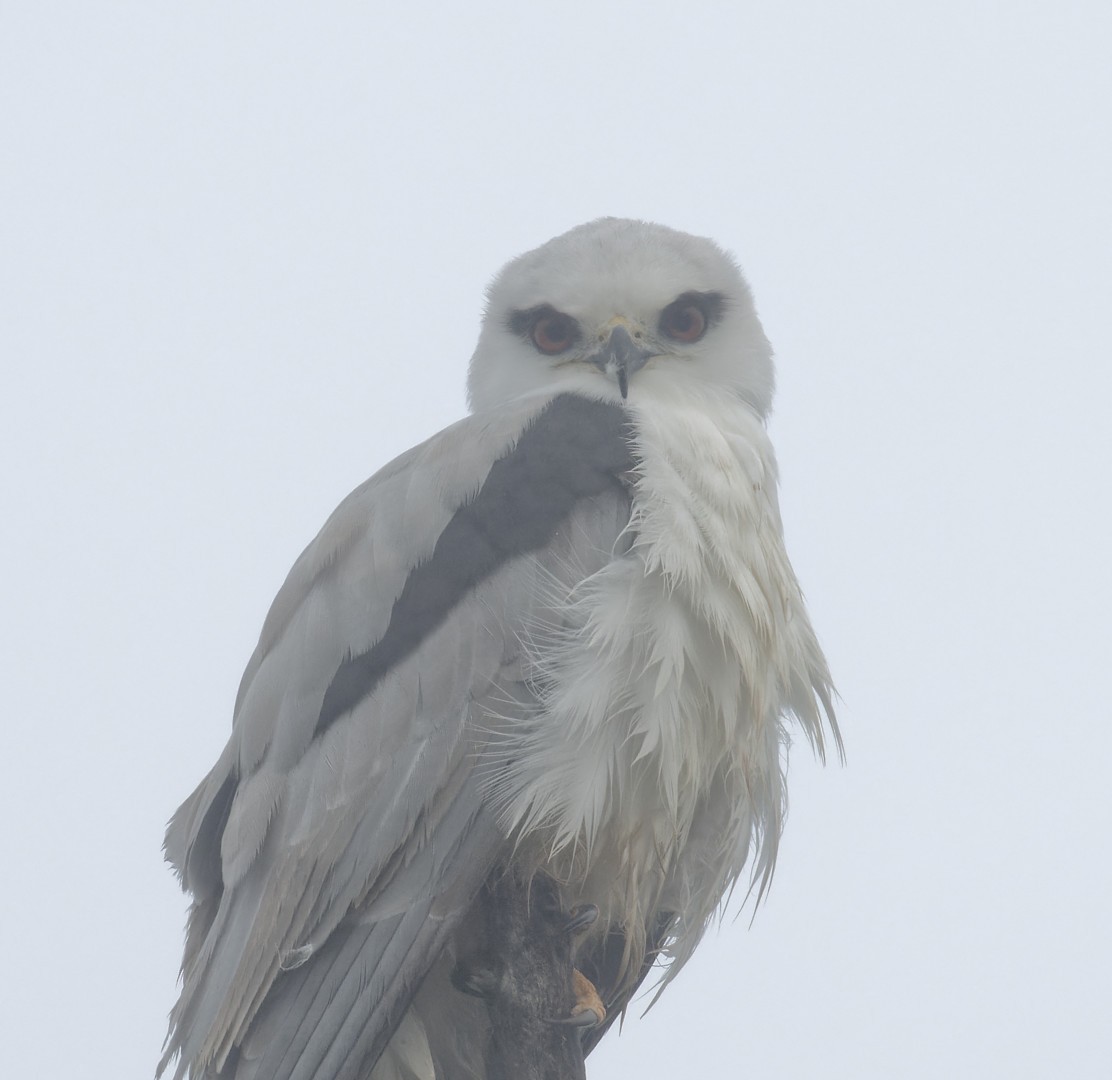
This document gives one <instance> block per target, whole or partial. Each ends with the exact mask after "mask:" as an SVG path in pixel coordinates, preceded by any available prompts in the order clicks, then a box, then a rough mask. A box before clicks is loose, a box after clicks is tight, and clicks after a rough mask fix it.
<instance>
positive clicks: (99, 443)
mask: <svg viewBox="0 0 1112 1080" xmlns="http://www.w3.org/2000/svg"><path fill="white" fill-rule="evenodd" d="M1110 55H1112V8H1110V7H1109V6H1108V4H1107V3H1104V2H1097V0H1093V2H1090V3H1081V2H1077V3H1070V2H1064V3H1063V2H1059V3H1053V4H1052V3H1033V4H1015V3H1003V2H999V3H989V2H968V0H966V2H963V3H949V2H934V3H929V4H928V3H910V4H891V3H880V2H875V3H865V2H862V3H790V2H787V3H786V2H780V3H772V2H769V3H738V2H732V3H689V4H682V5H677V4H671V3H667V4H666V3H657V2H655V0H654V2H649V3H645V2H642V3H628V4H606V3H603V4H585V3H571V2H568V3H563V4H560V5H551V6H549V5H527V4H521V3H515V4H509V3H506V4H489V3H481V2H474V3H470V4H468V5H459V6H458V7H453V8H452V9H451V10H448V7H447V5H434V4H413V5H410V6H409V7H408V8H407V9H406V10H405V11H403V10H401V8H400V7H399V6H398V5H389V6H375V5H368V4H365V3H337V4H333V5H329V6H328V7H327V8H325V7H323V6H319V5H318V6H310V5H297V6H294V5H290V4H286V3H266V4H264V3H235V4H227V3H225V4H212V3H200V4H188V5H155V4H136V3H106V4H99V5H93V4H76V3H71V4H53V3H48V2H40V3H34V4H31V3H23V4H4V5H2V6H0V161H2V165H0V363H2V364H3V372H4V377H3V387H4V390H3V393H2V395H0V430H2V431H3V438H4V445H5V453H4V454H3V456H2V459H0V498H2V500H3V503H2V505H3V506H4V508H5V513H4V528H3V531H2V533H0V543H2V544H3V556H4V565H5V566H6V567H7V568H8V573H7V579H6V582H5V586H4V595H5V610H6V613H7V617H6V618H5V619H4V620H3V621H2V624H0V626H2V629H0V634H2V635H3V640H2V654H3V656H4V657H5V662H4V668H5V680H4V684H5V687H6V689H7V691H8V693H7V706H6V710H5V720H4V733H5V753H4V755H3V760H4V764H3V771H4V777H3V783H2V784H0V804H2V805H0V809H2V811H3V815H4V820H5V821H6V823H7V825H6V828H5V829H4V830H3V837H2V839H0V844H2V851H0V866H2V867H3V874H4V880H5V888H4V890H3V895H2V898H0V905H2V912H0V918H2V925H3V926H4V927H5V933H4V951H5V964H4V970H5V974H6V978H5V986H6V996H8V997H9V1001H8V1004H7V1005H6V1006H5V1009H4V1015H3V1020H2V1021H0V1027H2V1028H3V1037H2V1039H0V1045H2V1046H3V1053H2V1060H3V1061H4V1063H5V1064H4V1066H3V1072H4V1073H5V1075H9V1074H10V1075H13V1076H14V1075H30V1074H32V1073H33V1074H34V1075H46V1076H55V1075H56V1076H82V1077H89V1078H94V1080H97V1078H100V1077H104V1078H113V1080H116V1078H119V1077H146V1076H149V1075H150V1074H151V1071H152V1070H153V1067H154V1064H155V1061H156V1060H157V1057H158V1050H159V1046H160V1043H161V1040H162V1036H163V1034H164V1031H165V1015H166V1013H167V1012H168V1010H169V1008H170V1005H171V1004H172V1001H173V999H174V996H175V990H176V988H175V984H174V977H175V973H176V967H177V964H178V962H179V959H180V942H181V927H182V919H183V911H184V902H183V899H182V897H181V894H180V893H179V892H178V890H177V887H176V884H175V882H174V880H173V879H172V877H171V875H170V873H169V871H168V870H166V869H165V868H164V867H163V865H162V863H161V861H160V853H159V846H160V843H161V835H162V831H163V825H164V822H165V819H166V818H167V817H168V815H169V814H170V813H171V811H172V810H173V809H174V808H175V807H176V806H177V804H178V803H179V802H180V801H181V799H182V798H183V797H184V796H185V795H186V794H187V793H188V792H189V790H190V789H191V788H192V786H193V785H194V784H195V783H196V781H197V780H198V779H199V778H200V776H201V775H202V774H203V772H204V771H205V770H206V769H207V768H208V767H209V765H210V764H211V762H212V760H213V759H214V758H215V756H216V754H217V753H218V751H219V749H220V747H221V745H222V744H223V741H224V739H225V737H226V733H227V730H228V725H229V722H230V714H231V706H232V701H233V698H234V695H235V688H236V685H237V682H238V679H239V674H240V672H241V670H242V668H243V665H244V664H245V663H246V660H247V657H248V655H249V654H250V651H251V649H252V647H253V645H254V640H255V637H256V636H257V633H258V630H259V627H260V625H261V621H262V617H263V615H264V613H265V611H266V608H267V605H268V604H269V602H270V600H271V598H272V596H273V594H274V592H275V591H276V590H277V588H278V585H279V584H280V583H281V580H282V578H283V576H284V575H285V572H286V570H287V569H288V568H289V565H290V564H291V563H292V561H293V559H294V558H295V556H296V555H297V553H298V552H299V551H300V550H301V548H302V547H303V546H304V544H305V543H306V542H307V541H308V540H309V539H310V538H311V537H312V535H313V534H314V533H315V531H316V530H317V529H318V528H319V526H320V525H321V524H322V522H323V521H324V518H325V516H326V515H327V514H328V512H329V511H330V510H331V509H332V507H333V506H334V505H335V504H336V502H338V500H339V499H340V498H341V497H342V496H343V495H344V494H346V492H347V491H348V490H350V489H351V488H352V487H354V486H355V484H357V483H358V482H360V481H361V480H363V479H364V478H365V477H366V476H368V475H370V474H371V473H372V472H373V471H375V470H376V469H377V468H378V467H379V466H380V465H382V464H384V463H385V462H386V461H387V460H389V458H391V457H392V456H393V455H394V454H395V453H397V452H399V451H400V450H402V449H404V448H405V447H407V446H409V445H411V444H412V443H414V442H416V441H418V440H419V439H421V438H423V437H424V436H426V435H428V434H430V433H432V432H433V431H435V430H437V429H438V428H440V427H442V426H444V425H445V424H447V423H448V422H450V421H452V420H454V419H456V418H457V417H458V416H460V415H461V414H462V413H463V411H464V407H465V406H464V398H463V382H464V373H465V366H466V362H467V359H468V357H469V355H470V352H471V349H472V347H473V345H474V340H475V336H476V332H477V327H478V317H479V313H480V310H481V305H482V290H483V287H484V285H485V283H486V282H487V281H488V280H489V278H490V277H491V276H492V275H493V273H494V272H495V271H496V270H497V269H498V267H499V266H500V265H501V263H502V262H504V261H505V260H506V259H507V258H509V257H510V256H511V255H514V254H516V253H518V252H520V251H522V250H524V249H526V248H528V247H532V246H533V245H535V244H537V243H539V242H541V241H543V240H545V239H547V238H548V237H550V236H552V235H554V234H556V233H558V232H561V231H563V230H564V229H566V228H568V227H569V226H571V225H573V224H576V223H578V222H580V221H583V220H587V219H589V218H592V217H596V216H598V215H600V214H605V213H613V214H620V215H624V216H640V217H644V218H648V219H652V220H656V221H661V222H663V223H665V224H668V225H672V226H675V227H677V228H681V229H686V230H688V231H692V232H698V233H703V234H706V235H709V236H712V237H714V238H715V239H716V240H717V241H719V242H720V243H722V244H723V245H725V246H727V247H728V248H730V249H731V250H732V251H733V252H734V253H735V254H736V255H737V257H738V259H739V260H740V262H741V263H742V265H743V267H744V269H745V271H746V274H747V276H748V278H749V280H750V282H751V284H752V286H753V288H754V292H755V294H756V297H757V304H758V308H759V310H760V312H761V315H762V318H763V320H764V323H765V327H766V329H767V331H768V333H769V336H770V337H771V338H772V340H773V343H774V345H775V346H776V349H777V353H778V362H779V373H780V390H779V396H778V402H777V410H776V415H775V419H774V423H773V434H774V437H775V440H776V443H777V447H778V450H779V454H780V459H781V466H782V473H783V485H784V490H783V505H784V512H785V518H786V526H787V531H788V540H789V546H790V549H791V551H792V554H793V558H794V561H795V564H796V568H797V570H798V572H799V576H800V578H801V579H802V581H803V584H804V588H805V590H806V592H807V594H808V598H809V601H810V606H811V609H812V614H813V617H814V620H815V623H816V625H817V627H818V630H819V632H820V636H821V638H822V640H823V643H824V646H825V648H826V650H827V653H828V655H829V658H830V661H831V665H832V668H833V670H834V675H835V679H836V681H837V683H838V687H839V690H840V691H841V694H842V697H843V699H844V701H843V704H842V707H841V711H840V719H841V722H842V726H843V730H844V732H845V735H846V742H847V748H848V754H849V764H848V766H847V767H846V768H844V769H842V768H839V767H837V766H834V767H828V768H827V769H826V770H821V769H819V768H818V767H816V766H815V765H813V764H812V763H811V762H810V760H809V754H808V752H807V749H806V747H805V746H800V747H798V748H797V750H796V752H795V753H794V755H793V758H792V777H791V792H792V813H791V817H790V820H789V823H788V829H787V834H786V837H785V840H784V843H783V845H782V849H781V860H780V864H779V868H778V870H777V875H776V880H775V882H774V885H773V888H772V891H771V894H770V896H769V898H768V900H767V902H766V904H765V905H764V906H763V907H762V908H761V910H760V911H759V912H758V914H757V917H756V920H755V921H754V922H753V924H752V926H751V927H750V925H749V916H750V914H751V912H750V911H749V910H748V909H747V910H746V911H745V913H744V914H743V915H742V916H741V918H739V919H737V920H728V921H727V924H726V926H725V928H724V929H723V931H722V932H721V933H719V934H717V935H713V936H711V937H709V938H708V940H707V942H706V943H705V944H704V946H703V948H702V952H701V954H699V955H697V956H696V958H695V960H694V961H693V962H692V963H691V964H690V965H689V967H688V968H687V969H686V970H685V971H684V973H683V974H682V975H681V977H680V978H679V979H678V981H677V983H676V984H675V985H674V986H673V987H671V988H670V989H669V990H668V992H667V993H666V994H665V996H664V997H663V998H662V1000H661V1001H660V1003H659V1004H658V1005H657V1006H656V1007H655V1008H654V1010H653V1011H652V1012H651V1013H650V1014H649V1016H648V1018H647V1019H645V1020H636V1019H632V1018H631V1019H630V1020H629V1021H628V1022H627V1024H626V1026H625V1030H624V1032H623V1033H622V1035H621V1036H620V1037H615V1036H613V1035H611V1036H609V1037H608V1038H607V1040H606V1041H605V1042H604V1043H603V1046H602V1048H601V1049H600V1050H599V1051H598V1052H597V1053H596V1055H595V1056H594V1057H593V1058H592V1059H591V1063H590V1065H591V1069H590V1075H591V1080H608V1078H609V1080H616V1078H618V1077H632V1076H637V1077H641V1078H645V1080H652V1078H657V1077H660V1078H663V1077H670V1076H673V1075H675V1073H676V1072H677V1071H679V1072H681V1073H684V1074H686V1073H690V1072H692V1071H696V1072H699V1073H701V1074H704V1075H710V1076H734V1075H752V1076H761V1077H811V1076H823V1077H831V1078H840V1077H846V1078H850V1077H852V1078H853V1080H864V1078H871V1077H878V1078H879V1077H885V1078H887V1077H893V1076H896V1077H901V1078H902V1077H908V1078H917V1077H923V1078H928V1077H929V1078H935V1077H941V1076H946V1077H966V1076H968V1077H983V1076H1008V1077H1009V1078H1026V1077H1051V1076H1077V1077H1087V1076H1099V1075H1103V1072H1104V1070H1106V1069H1107V1067H1108V1062H1109V1060H1110V1059H1112V1046H1110V1042H1112V1037H1110V1036H1109V1035H1108V1033H1107V1032H1108V1011H1109V1005H1110V1003H1112V976H1110V975H1109V971H1110V970H1112V946H1110V941H1109V936H1110V932H1109V930H1108V917H1107V911H1108V903H1109V897H1110V895H1112V870H1110V860H1109V854H1108V834H1109V829H1110V827H1112V805H1110V799H1109V795H1108V790H1107V789H1108V781H1107V777H1108V774H1109V768H1110V762H1109V759H1110V756H1112V755H1110V752H1112V709H1110V707H1109V702H1108V689H1107V682H1108V671H1109V651H1110V644H1112V642H1110V634H1109V631H1108V612H1109V602H1110V600H1112V573H1110V570H1109V565H1110V561H1109V557H1108V550H1109V548H1110V547H1112V542H1110V541H1112V536H1110V533H1112V529H1110V518H1112V513H1110V506H1109V501H1110V500H1109V492H1110V488H1112V483H1110V478H1109V474H1110V471H1112V424H1110V422H1109V418H1108V414H1109V401H1110V397H1112V375H1110V365H1112V348H1110V346H1112V331H1110V329H1109V316H1108V310H1109V297H1110V295H1112V198H1110V196H1109V192H1110V191H1112V149H1110V147H1112V139H1110V137H1109V133H1110V132H1112V64H1109V62H1108V58H1109V56H1110Z"/></svg>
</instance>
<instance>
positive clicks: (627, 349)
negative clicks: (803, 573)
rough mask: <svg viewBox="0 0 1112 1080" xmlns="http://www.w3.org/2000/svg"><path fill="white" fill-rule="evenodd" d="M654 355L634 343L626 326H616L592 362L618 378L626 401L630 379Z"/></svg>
mask: <svg viewBox="0 0 1112 1080" xmlns="http://www.w3.org/2000/svg"><path fill="white" fill-rule="evenodd" d="M652 355H653V353H652V350H651V349H642V348H641V346H639V345H638V344H636V342H634V340H633V338H631V337H630V336H629V331H627V330H626V328H625V327H624V326H615V327H614V329H613V330H611V331H610V337H609V338H608V339H607V341H606V344H605V345H603V347H602V348H601V349H599V351H598V352H597V353H595V354H594V356H592V357H591V360H592V362H593V363H595V364H597V365H598V367H599V369H600V370H601V371H603V372H605V373H606V374H607V375H613V376H615V377H616V378H617V380H618V389H619V390H620V391H621V393H622V400H625V398H626V396H627V395H628V393H629V377H630V376H631V375H632V374H633V373H634V372H635V371H640V370H641V368H643V367H644V366H645V361H646V360H648V359H649V357H650V356H652Z"/></svg>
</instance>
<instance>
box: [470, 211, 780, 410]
mask: <svg viewBox="0 0 1112 1080" xmlns="http://www.w3.org/2000/svg"><path fill="white" fill-rule="evenodd" d="M676 380H681V381H682V384H683V385H691V382H692V381H693V380H696V381H698V382H701V383H703V384H705V385H706V386H708V387H709V388H710V389H712V390H715V389H719V388H720V389H721V390H722V392H724V393H730V394H734V395H736V396H737V397H739V398H740V399H742V400H744V401H746V402H748V404H749V405H750V406H751V407H752V408H753V409H754V410H755V411H756V412H757V413H758V414H759V415H761V416H762V417H763V416H767V414H768V411H769V408H770V406H771V403H772V391H773V381H774V380H773V370H772V349H771V347H770V346H769V343H768V339H767V338H766V337H765V335H764V331H763V330H762V329H761V324H760V321H759V320H758V319H757V313H756V311H755V310H754V308H753V298H752V296H751V294H750V292H749V288H748V286H747V285H746V284H745V282H744V280H743V279H742V277H741V273H740V271H739V270H738V268H737V266H736V265H735V264H734V262H733V260H732V259H730V257H729V256H728V255H727V254H726V253H725V252H724V251H722V249H721V248H719V247H718V246H717V245H716V244H714V243H713V242H712V241H710V240H706V239H704V238H702V237H699V236H689V235H688V234H686V233H681V232H676V231H675V230H674V229H668V228H665V227H664V226H663V225H652V224H649V223H648V222H644V221H630V220H626V219H623V218H600V219H599V220H597V221H591V222H588V223H587V224H586V225H580V226H578V227H577V228H575V229H572V230H571V231H570V232H567V233H564V235H563V236H558V237H556V238H555V239H554V240H549V241H548V243H547V244H543V245H542V246H541V247H539V248H537V249H536V250H535V251H530V252H527V253H526V254H524V255H521V256H519V257H518V258H516V259H514V260H513V261H512V262H510V263H508V264H507V265H506V266H505V267H504V268H503V269H502V271H501V273H499V275H498V276H497V277H496V278H495V279H494V282H493V283H492V284H491V286H490V289H489V290H488V292H487V310H486V314H485V316H484V318H483V326H482V331H481V332H480V334H479V343H478V345H477V346H476V349H475V354H474V356H473V357H472V358H471V369H470V374H469V376H468V381H467V393H468V399H469V401H470V403H471V408H472V409H474V410H482V409H489V408H493V407H496V406H498V405H501V404H503V403H504V402H506V401H509V400H510V399H512V398H516V397H518V396H520V395H522V394H529V393H537V392H547V393H552V392H553V391H557V392H559V391H572V392H578V393H582V394H587V395H589V396H591V397H594V398H600V399H603V400H621V399H622V398H623V397H625V396H626V395H627V394H628V396H629V397H630V398H632V399H636V397H637V395H638V393H639V392H651V393H653V394H660V395H667V394H668V392H669V386H672V387H676V386H677V385H678V384H677V382H676Z"/></svg>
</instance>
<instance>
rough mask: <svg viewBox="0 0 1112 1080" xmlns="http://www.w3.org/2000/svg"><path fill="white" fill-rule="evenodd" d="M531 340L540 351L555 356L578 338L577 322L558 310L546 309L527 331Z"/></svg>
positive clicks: (568, 347) (566, 349) (565, 350)
mask: <svg viewBox="0 0 1112 1080" xmlns="http://www.w3.org/2000/svg"><path fill="white" fill-rule="evenodd" d="M529 337H530V338H531V339H532V342H533V344H534V345H536V347H537V348H538V349H540V351H541V352H542V353H546V354H547V355H549V356H555V355H556V354H557V353H562V352H567V351H568V349H570V348H571V347H572V346H573V345H574V344H575V343H576V341H577V340H578V339H579V324H578V323H577V322H576V321H575V320H574V319H573V318H572V317H571V316H570V315H565V314H563V312H560V311H546V312H545V313H544V314H542V315H541V316H540V317H539V318H538V319H537V321H536V322H535V323H533V329H532V330H531V331H530V332H529Z"/></svg>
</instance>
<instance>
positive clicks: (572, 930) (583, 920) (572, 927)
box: [564, 904, 598, 934]
mask: <svg viewBox="0 0 1112 1080" xmlns="http://www.w3.org/2000/svg"><path fill="white" fill-rule="evenodd" d="M596 919H598V905H596V904H580V905H579V906H578V907H574V908H572V909H571V911H570V912H568V921H567V922H566V923H565V924H564V933H565V934H578V933H579V932H580V931H581V930H586V929H587V927H588V926H593V925H594V923H595V920H596Z"/></svg>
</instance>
